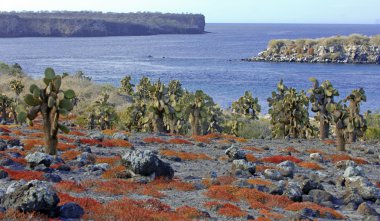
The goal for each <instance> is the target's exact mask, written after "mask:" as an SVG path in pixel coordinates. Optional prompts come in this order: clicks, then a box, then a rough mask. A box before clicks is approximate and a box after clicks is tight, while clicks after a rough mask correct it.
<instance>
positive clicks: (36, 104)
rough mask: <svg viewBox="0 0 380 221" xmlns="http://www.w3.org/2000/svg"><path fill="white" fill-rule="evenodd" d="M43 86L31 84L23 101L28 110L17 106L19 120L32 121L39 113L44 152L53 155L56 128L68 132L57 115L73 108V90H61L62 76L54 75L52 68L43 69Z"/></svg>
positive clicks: (55, 143)
mask: <svg viewBox="0 0 380 221" xmlns="http://www.w3.org/2000/svg"><path fill="white" fill-rule="evenodd" d="M43 82H44V83H45V87H43V88H39V87H38V86H37V85H34V84H33V85H31V86H30V88H29V92H30V93H29V94H27V95H26V96H25V97H24V101H25V103H26V104H27V105H28V106H29V107H30V108H29V109H28V110H27V109H26V108H25V107H23V106H18V108H17V113H18V115H17V118H18V121H19V122H25V121H27V120H28V121H29V122H30V123H32V121H33V120H34V119H35V118H36V117H37V116H38V113H41V115H42V118H43V129H44V133H45V142H46V150H45V151H46V153H48V154H51V155H55V154H56V153H57V144H58V138H57V134H58V130H61V131H63V132H64V133H68V132H69V129H68V128H67V127H66V126H64V125H62V124H60V123H59V122H58V121H59V116H60V115H64V116H65V115H67V114H69V112H70V111H71V110H72V109H73V104H72V99H73V98H74V97H75V92H74V91H73V90H71V89H69V90H66V91H63V90H61V84H62V77H61V76H60V75H56V74H55V72H54V70H53V69H52V68H47V69H46V70H45V77H44V78H43Z"/></svg>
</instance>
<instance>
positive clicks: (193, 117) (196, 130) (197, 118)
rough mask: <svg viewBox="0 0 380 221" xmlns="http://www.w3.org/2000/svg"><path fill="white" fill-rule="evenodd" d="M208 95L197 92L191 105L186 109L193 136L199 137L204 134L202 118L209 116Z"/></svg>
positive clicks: (191, 100)
mask: <svg viewBox="0 0 380 221" xmlns="http://www.w3.org/2000/svg"><path fill="white" fill-rule="evenodd" d="M206 107H207V95H206V94H205V93H204V92H203V91H201V90H197V91H196V92H195V94H193V95H192V96H191V99H190V101H189V105H188V106H187V108H186V112H187V113H189V121H190V125H191V134H192V135H193V136H199V135H201V134H202V129H203V128H202V118H205V117H206V116H207V109H206Z"/></svg>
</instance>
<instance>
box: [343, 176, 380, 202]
mask: <svg viewBox="0 0 380 221" xmlns="http://www.w3.org/2000/svg"><path fill="white" fill-rule="evenodd" d="M345 186H346V187H347V188H348V189H349V190H351V191H357V193H358V194H359V195H360V196H361V197H362V198H363V199H364V200H370V201H374V202H375V201H376V200H377V199H379V198H380V191H379V189H378V188H377V187H376V186H375V185H374V184H373V183H372V182H370V181H369V180H368V179H367V178H364V177H361V176H354V177H347V178H345Z"/></svg>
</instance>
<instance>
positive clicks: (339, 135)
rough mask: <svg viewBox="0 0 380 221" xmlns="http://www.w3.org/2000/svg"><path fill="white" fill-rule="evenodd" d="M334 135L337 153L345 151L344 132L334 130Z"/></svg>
mask: <svg viewBox="0 0 380 221" xmlns="http://www.w3.org/2000/svg"><path fill="white" fill-rule="evenodd" d="M335 134H336V148H337V150H338V151H346V141H345V139H344V130H343V129H338V128H336V129H335Z"/></svg>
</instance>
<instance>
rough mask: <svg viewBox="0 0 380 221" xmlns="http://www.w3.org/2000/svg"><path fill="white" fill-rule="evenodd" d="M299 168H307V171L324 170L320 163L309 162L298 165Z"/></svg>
mask: <svg viewBox="0 0 380 221" xmlns="http://www.w3.org/2000/svg"><path fill="white" fill-rule="evenodd" d="M298 166H300V167H303V168H306V169H312V170H323V169H324V168H323V167H321V166H320V165H319V164H318V163H315V162H307V161H303V162H301V163H298Z"/></svg>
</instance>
